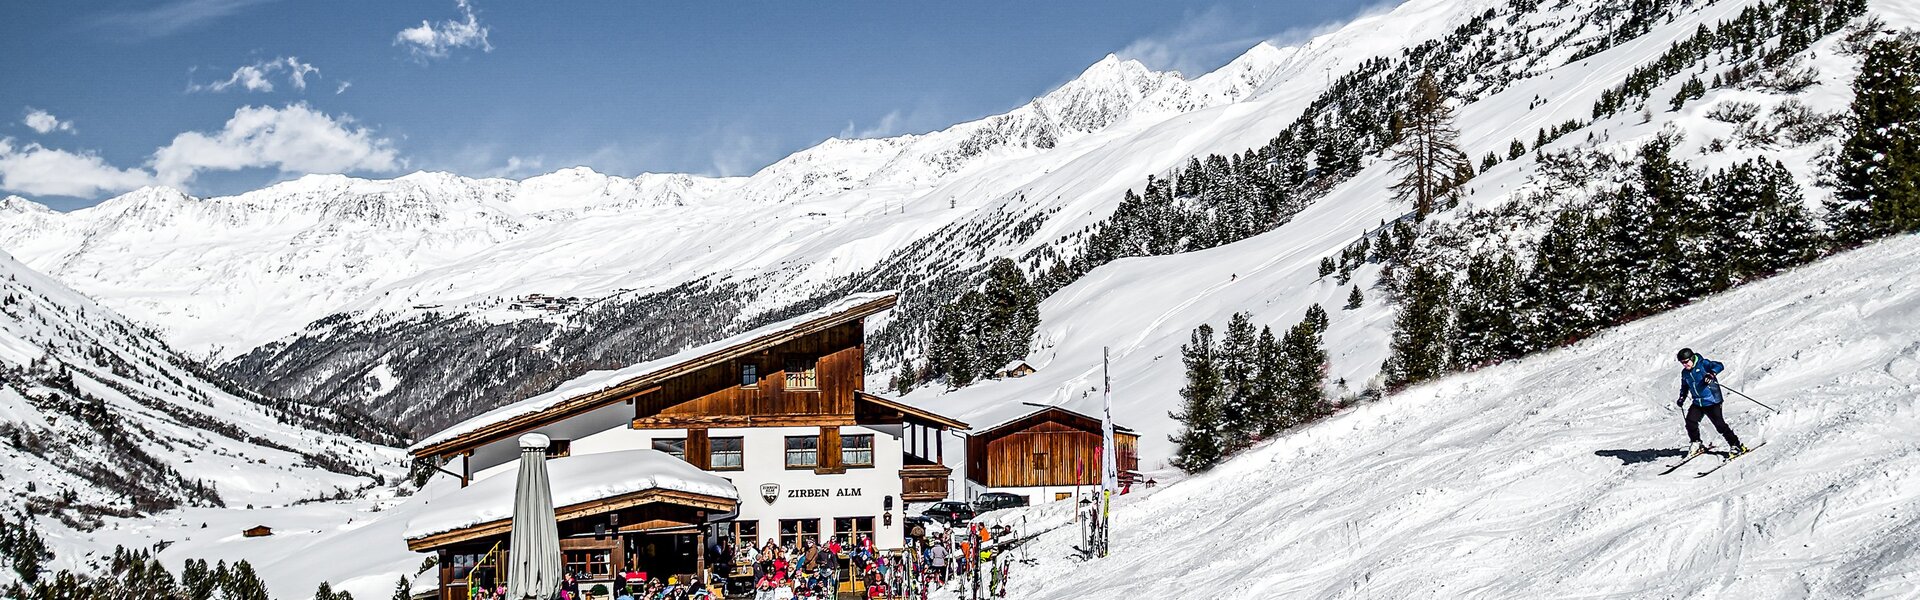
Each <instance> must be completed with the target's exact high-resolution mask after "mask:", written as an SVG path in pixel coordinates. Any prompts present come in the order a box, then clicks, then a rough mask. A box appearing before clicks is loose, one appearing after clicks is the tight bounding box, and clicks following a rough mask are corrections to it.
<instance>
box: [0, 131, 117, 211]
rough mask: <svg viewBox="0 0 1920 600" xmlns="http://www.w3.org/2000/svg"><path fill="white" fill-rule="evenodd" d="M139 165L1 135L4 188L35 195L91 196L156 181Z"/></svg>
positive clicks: (0, 174) (0, 181)
mask: <svg viewBox="0 0 1920 600" xmlns="http://www.w3.org/2000/svg"><path fill="white" fill-rule="evenodd" d="M152 181H153V177H152V176H151V175H148V174H147V172H146V171H142V170H139V169H116V168H114V167H113V166H112V165H108V164H107V162H106V161H105V160H102V159H101V158H100V157H99V156H95V155H93V154H76V153H73V152H68V151H65V150H55V149H52V148H46V147H43V146H41V145H40V144H27V145H26V146H22V147H15V146H14V145H13V139H12V138H5V139H0V189H5V190H7V191H12V192H20V193H23V194H28V195H33V196H72V197H76V198H91V197H93V196H95V195H97V194H99V193H100V192H121V191H126V190H130V189H133V188H137V187H140V186H143V185H147V184H149V183H152Z"/></svg>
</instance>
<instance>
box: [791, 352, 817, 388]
mask: <svg viewBox="0 0 1920 600" xmlns="http://www.w3.org/2000/svg"><path fill="white" fill-rule="evenodd" d="M816 366H819V361H818V359H815V358H814V357H811V356H789V357H787V389H790V390H817V389H820V379H819V377H817V376H816V375H815V373H814V367H816Z"/></svg>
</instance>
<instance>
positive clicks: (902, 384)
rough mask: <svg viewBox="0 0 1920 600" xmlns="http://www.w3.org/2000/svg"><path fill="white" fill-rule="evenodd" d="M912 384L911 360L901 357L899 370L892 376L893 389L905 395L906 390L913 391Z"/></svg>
mask: <svg viewBox="0 0 1920 600" xmlns="http://www.w3.org/2000/svg"><path fill="white" fill-rule="evenodd" d="M913 384H914V376H913V361H911V360H908V359H906V358H901V359H900V372H899V373H897V374H895V375H894V376H893V391H894V392H896V393H898V394H900V395H902V396H905V395H907V393H908V392H912V391H913Z"/></svg>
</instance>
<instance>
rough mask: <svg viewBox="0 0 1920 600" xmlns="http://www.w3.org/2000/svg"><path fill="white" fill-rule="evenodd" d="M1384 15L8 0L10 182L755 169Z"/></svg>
mask: <svg viewBox="0 0 1920 600" xmlns="http://www.w3.org/2000/svg"><path fill="white" fill-rule="evenodd" d="M1375 5H1377V3H1370V2H1363V1H1360V0H1332V1H1327V2H1296V1H1288V2H1269V3H1260V2H1245V1H1219V2H1165V1H1149V0H1118V1H1104V2H944V3H931V2H675V3H667V2H634V1H604V2H598V1H579V2H504V1H501V0H466V1H461V0H421V1H413V0H407V1H393V2H367V1H348V2H302V1H298V0H163V1H158V2H154V1H149V2H133V1H126V0H122V1H115V2H88V1H77V2H60V3H40V2H33V3H9V5H8V6H7V7H6V8H4V9H0V15H4V17H5V18H0V81H4V82H6V83H5V85H4V86H0V193H11V194H19V195H22V196H26V197H28V198H32V199H35V200H39V201H42V202H45V203H47V204H49V205H51V206H54V207H55V208H58V209H72V208H77V207H81V206H86V205H90V204H93V203H96V202H98V201H100V200H102V199H104V198H107V197H111V196H112V195H114V194H117V193H120V192H123V191H125V190H127V189H131V188H133V187H137V186H138V185H144V184H148V183H160V184H168V185H175V186H180V187H184V188H186V189H188V190H189V191H190V192H192V193H194V194H197V195H217V194H228V193H235V192H239V191H244V190H247V189H253V188H256V187H259V186H261V185H265V184H268V183H271V182H273V181H276V180H281V179H287V178H291V177H296V176H298V175H300V174H304V173H308V172H346V173H352V174H357V175H366V176H394V175H399V174H403V173H406V172H409V171H413V170H422V169H427V170H446V171H453V172H456V173H460V174H463V175H470V176H509V177H525V176H529V175H534V174H538V173H542V172H548V171H552V170H554V169H558V168H563V167H568V166H574V165H585V166H589V167H593V168H594V169H597V170H600V171H602V172H607V173H613V174H619V175H635V174H638V173H640V172H643V171H653V172H691V173H700V174H708V175H745V174H750V173H752V172H753V171H755V170H757V169H759V168H760V167H763V166H765V165H766V164H768V163H771V162H773V161H775V160H778V159H779V158H780V157H782V156H785V155H787V154H789V153H791V152H793V151H795V150H799V149H802V148H805V147H808V146H811V145H813V144H815V143H818V142H819V141H820V140H822V139H825V138H827V137H831V136H842V137H848V136H862V137H870V136H881V135H892V134H899V133H909V132H923V131H929V130H934V129H939V128H943V127H945V126H946V125H950V124H953V123H956V122H961V121H965V120H970V119H975V118H979V117H982V116H986V115H991V114H996V113H1000V112H1004V111H1006V110H1009V109H1012V108H1014V107H1016V106H1019V105H1020V104H1021V103H1023V102H1025V101H1027V100H1028V99H1031V98H1033V97H1034V96H1037V95H1039V94H1041V93H1044V92H1045V91H1047V90H1048V89H1050V88H1052V87H1054V86H1056V85H1059V84H1060V83H1062V82H1064V81H1066V80H1067V79H1069V78H1071V77H1073V76H1074V75H1076V74H1078V73H1079V72H1080V71H1081V70H1082V69H1084V68H1085V67H1086V66H1087V65H1089V64H1092V63H1093V62H1095V61H1097V60H1099V59H1100V57H1102V56H1104V55H1106V54H1107V53H1109V52H1116V53H1120V54H1121V55H1122V56H1123V57H1133V58H1139V59H1141V60H1142V61H1143V62H1146V63H1147V65H1148V66H1150V67H1153V68H1157V69H1179V70H1182V71H1183V72H1187V73H1189V74H1196V73H1198V72H1203V71H1205V70H1209V69H1212V68H1214V67H1217V66H1219V65H1220V64H1222V63H1224V62H1226V61H1227V60H1230V59H1231V58H1233V57H1234V56H1236V55H1238V54H1239V53H1240V52H1241V51H1243V50H1245V48H1247V47H1250V46H1251V45H1253V44H1254V43H1257V42H1259V41H1261V40H1265V39H1273V40H1279V41H1282V42H1294V41H1298V40H1300V39H1303V38H1304V37H1305V36H1306V35H1307V33H1308V32H1311V31H1313V30H1314V29H1315V28H1319V27H1324V26H1326V25H1328V24H1334V23H1339V22H1343V21H1346V20H1349V19H1351V18H1352V17H1353V16H1355V15H1357V14H1359V13H1360V12H1361V11H1362V10H1363V9H1365V8H1367V7H1369V6H1375Z"/></svg>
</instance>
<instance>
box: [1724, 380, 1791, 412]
mask: <svg viewBox="0 0 1920 600" xmlns="http://www.w3.org/2000/svg"><path fill="white" fill-rule="evenodd" d="M1720 389H1724V390H1726V391H1729V392H1733V393H1735V394H1740V397H1741V398H1746V399H1748V400H1752V401H1753V403H1754V404H1758V405H1760V408H1764V409H1767V410H1771V411H1773V412H1774V413H1775V414H1778V413H1779V412H1780V411H1779V410H1776V409H1775V408H1773V407H1771V406H1767V405H1766V403H1764V402H1761V401H1759V400H1754V399H1753V396H1748V395H1746V393H1744V392H1741V391H1740V390H1736V389H1733V387H1732V386H1729V385H1727V384H1724V383H1723V384H1720Z"/></svg>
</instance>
